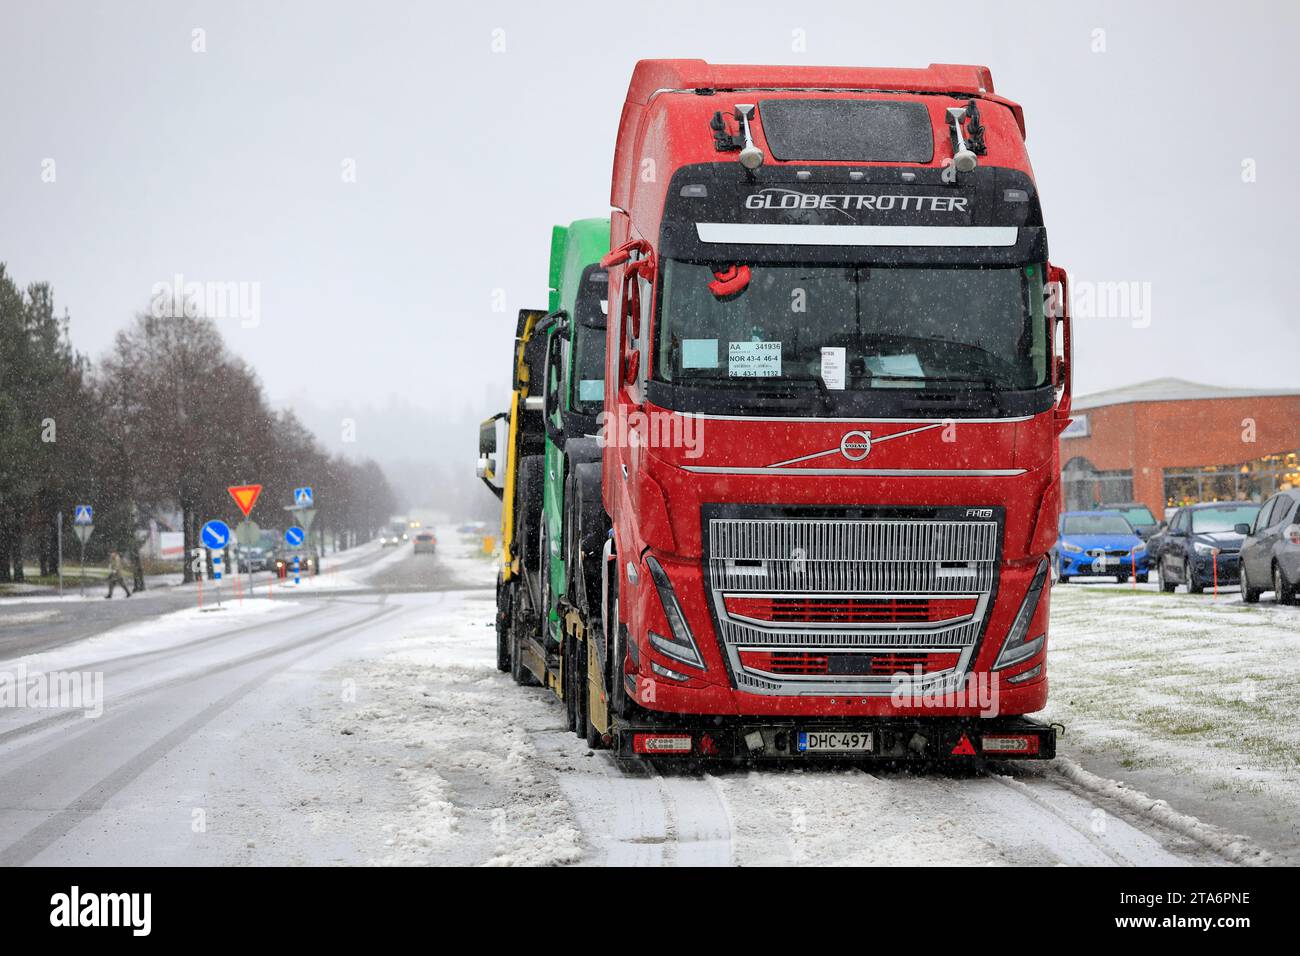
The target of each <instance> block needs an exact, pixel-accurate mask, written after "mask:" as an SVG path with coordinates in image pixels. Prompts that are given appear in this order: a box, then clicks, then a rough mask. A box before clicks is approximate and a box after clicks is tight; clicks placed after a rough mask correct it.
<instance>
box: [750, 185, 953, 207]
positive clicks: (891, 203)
mask: <svg viewBox="0 0 1300 956" xmlns="http://www.w3.org/2000/svg"><path fill="white" fill-rule="evenodd" d="M966 203H967V199H966V198H965V197H963V196H916V195H905V194H901V193H885V194H883V195H879V194H868V193H856V194H851V195H850V194H827V195H824V196H823V195H818V194H816V193H801V192H797V191H795V190H793V189H779V190H776V189H765V190H763V191H762V192H757V193H750V194H749V195H748V196H746V197H745V208H746V209H836V210H840V211H842V212H851V211H854V210H859V209H867V210H870V211H872V212H892V211H895V210H898V211H903V212H965V211H966Z"/></svg>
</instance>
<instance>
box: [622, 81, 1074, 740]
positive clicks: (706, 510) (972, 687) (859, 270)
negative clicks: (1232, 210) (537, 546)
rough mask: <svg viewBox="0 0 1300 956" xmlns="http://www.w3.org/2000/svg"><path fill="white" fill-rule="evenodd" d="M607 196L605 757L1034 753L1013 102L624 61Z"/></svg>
mask: <svg viewBox="0 0 1300 956" xmlns="http://www.w3.org/2000/svg"><path fill="white" fill-rule="evenodd" d="M611 205H612V206H613V214H612V230H611V232H612V235H611V250H612V251H611V253H610V255H609V256H608V257H606V260H605V264H606V265H607V266H608V267H609V270H610V272H609V275H610V285H609V289H610V308H609V314H610V321H609V325H608V336H609V338H608V349H607V355H608V359H607V362H608V365H607V369H606V376H605V383H606V385H605V388H606V394H605V413H604V416H603V419H604V420H603V422H602V436H601V437H602V439H603V445H604V452H603V463H602V474H601V487H602V495H603V500H604V507H605V511H606V512H607V514H608V516H609V520H610V524H611V526H612V529H613V530H612V535H611V541H610V544H609V545H608V546H607V549H606V550H607V561H606V563H605V568H606V575H605V582H604V585H605V590H606V593H607V595H608V600H607V604H606V620H607V621H608V624H607V625H606V626H605V627H604V629H603V630H604V638H603V640H604V642H605V647H604V649H605V654H604V655H603V656H602V659H603V660H604V661H605V662H606V663H605V665H604V666H605V667H607V668H608V670H607V681H608V684H607V686H608V688H609V704H610V709H611V711H612V712H613V713H614V714H615V715H616V724H617V725H618V726H619V727H621V728H622V730H623V731H624V732H621V733H619V734H616V736H619V747H620V749H623V750H624V751H626V752H636V753H647V752H665V753H686V752H693V753H695V754H696V755H706V756H707V755H714V754H716V753H718V751H719V749H721V751H723V754H722V755H727V754H728V753H733V754H738V753H744V752H748V753H749V754H751V755H765V756H786V755H789V756H797V755H800V754H806V753H810V752H813V751H816V750H818V749H822V750H827V751H831V752H835V753H859V754H861V755H872V756H893V757H902V756H933V755H947V754H950V753H957V754H972V755H974V754H977V753H978V754H995V753H996V754H997V755H999V756H1027V757H1041V756H1050V755H1051V754H1052V752H1053V747H1054V735H1053V733H1052V731H1051V729H1050V728H1048V727H1045V726H1044V725H1042V724H1038V723H1036V722H1032V721H1026V720H1024V719H1023V718H1022V715H1027V714H1031V713H1033V712H1035V711H1038V710H1041V709H1042V708H1043V706H1044V704H1045V702H1046V700H1047V687H1048V678H1047V670H1046V646H1047V637H1046V635H1047V619H1048V594H1049V590H1050V589H1049V587H1048V585H1049V583H1050V578H1049V573H1048V560H1047V553H1048V550H1049V549H1050V548H1051V546H1052V544H1053V542H1054V540H1055V534H1056V519H1057V514H1058V511H1059V507H1060V501H1059V499H1060V484H1059V477H1060V462H1059V445H1058V440H1057V436H1058V434H1059V432H1060V430H1061V429H1062V428H1063V427H1064V426H1065V425H1066V424H1068V421H1069V405H1070V382H1069V370H1070V357H1069V326H1068V317H1067V316H1066V315H1065V310H1064V307H1063V306H1064V302H1065V300H1066V295H1065V289H1064V285H1065V276H1064V273H1063V272H1061V271H1060V270H1058V269H1056V268H1054V267H1052V266H1050V265H1049V263H1048V251H1047V234H1046V230H1045V229H1044V226H1043V221H1042V213H1041V209H1040V206H1039V198H1038V191H1037V188H1036V186H1035V183H1034V177H1033V172H1032V170H1031V168H1030V164H1029V157H1028V155H1027V153H1026V151H1025V128H1024V117H1023V115H1022V112H1021V109H1020V107H1019V106H1017V105H1016V104H1014V103H1012V102H1010V101H1008V100H1006V99H1003V98H1002V97H999V96H997V95H995V94H994V92H993V82H992V77H991V75H990V73H989V71H988V69H986V68H984V67H979V66H956V65H934V66H930V67H928V68H926V69H861V68H816V67H765V66H715V65H710V64H708V63H705V62H703V61H698V60H651V61H642V62H640V63H638V64H637V66H636V69H635V72H634V73H633V76H632V81H631V84H630V86H629V89H628V94H627V100H626V103H625V105H624V108H623V114H622V120H621V123H620V127H619V134H618V142H617V147H616V152H615V158H614V170H613V184H612V190H611ZM701 728H705V729H704V730H702V729H701ZM707 728H714V729H713V730H708V729H707Z"/></svg>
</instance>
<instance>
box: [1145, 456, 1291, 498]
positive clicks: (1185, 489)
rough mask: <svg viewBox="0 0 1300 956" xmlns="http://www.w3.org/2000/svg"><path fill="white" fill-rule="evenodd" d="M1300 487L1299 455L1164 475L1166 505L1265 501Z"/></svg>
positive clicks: (1266, 457) (1206, 467)
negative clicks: (1201, 502) (1279, 493)
mask: <svg viewBox="0 0 1300 956" xmlns="http://www.w3.org/2000/svg"><path fill="white" fill-rule="evenodd" d="M1298 485H1300V452H1294V451H1292V452H1283V453H1281V454H1277V455H1265V456H1264V457H1263V458H1255V459H1252V460H1251V461H1248V462H1245V463H1243V464H1240V465H1205V466H1203V467H1200V468H1181V469H1178V470H1176V471H1175V470H1169V471H1166V472H1165V506H1166V507H1170V508H1177V507H1181V506H1182V505H1190V504H1194V503H1196V502H1198V501H1256V502H1259V501H1264V500H1265V499H1267V498H1268V497H1269V496H1270V495H1273V494H1276V493H1277V492H1279V491H1285V490H1287V489H1288V488H1294V487H1296V486H1298Z"/></svg>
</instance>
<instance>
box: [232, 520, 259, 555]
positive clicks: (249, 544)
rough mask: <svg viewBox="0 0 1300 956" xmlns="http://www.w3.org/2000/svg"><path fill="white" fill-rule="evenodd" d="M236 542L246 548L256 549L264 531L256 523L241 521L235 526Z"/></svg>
mask: <svg viewBox="0 0 1300 956" xmlns="http://www.w3.org/2000/svg"><path fill="white" fill-rule="evenodd" d="M235 540H236V541H238V542H239V543H240V544H241V545H243V546H244V547H245V548H253V547H256V546H257V542H259V541H261V540H262V529H261V528H259V527H258V526H257V524H256V522H253V521H241V522H239V524H238V525H236V526H235Z"/></svg>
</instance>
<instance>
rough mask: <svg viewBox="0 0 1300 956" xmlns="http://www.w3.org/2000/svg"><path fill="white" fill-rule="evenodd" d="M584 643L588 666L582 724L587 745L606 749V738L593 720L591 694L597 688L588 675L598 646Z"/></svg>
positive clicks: (588, 642) (585, 677) (583, 682)
mask: <svg viewBox="0 0 1300 956" xmlns="http://www.w3.org/2000/svg"><path fill="white" fill-rule="evenodd" d="M583 643H584V646H585V647H586V648H587V667H586V669H585V670H584V671H583V672H582V686H583V696H582V700H583V705H582V726H583V731H584V733H585V734H586V737H587V746H588V747H590V748H591V749H592V750H604V749H605V739H604V737H602V736H601V733H600V731H599V730H597V729H596V725H595V724H593V723H592V722H591V695H592V694H593V693H595V688H593V687H592V686H591V680H590V678H589V677H588V675H589V674H590V673H591V666H592V660H591V655H593V654H595V653H596V647H595V645H594V644H592V642H591V641H584V642H583Z"/></svg>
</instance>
